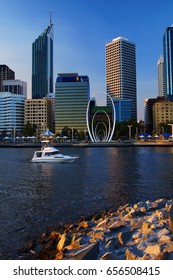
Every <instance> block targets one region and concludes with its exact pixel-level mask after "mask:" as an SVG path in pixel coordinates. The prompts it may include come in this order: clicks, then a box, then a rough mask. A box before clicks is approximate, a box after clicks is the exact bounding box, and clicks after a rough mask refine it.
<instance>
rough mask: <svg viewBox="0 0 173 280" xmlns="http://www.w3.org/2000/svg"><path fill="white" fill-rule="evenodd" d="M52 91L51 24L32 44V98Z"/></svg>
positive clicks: (46, 94)
mask: <svg viewBox="0 0 173 280" xmlns="http://www.w3.org/2000/svg"><path fill="white" fill-rule="evenodd" d="M49 93H53V24H52V21H51V20H50V25H49V26H48V27H47V28H46V29H45V30H44V31H43V32H42V33H41V34H40V36H39V37H38V38H37V39H36V40H35V41H34V43H33V44H32V98H42V97H47V96H48V94H49Z"/></svg>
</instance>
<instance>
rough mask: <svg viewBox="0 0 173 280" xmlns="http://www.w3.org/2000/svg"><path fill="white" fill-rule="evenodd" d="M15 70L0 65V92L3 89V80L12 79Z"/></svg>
mask: <svg viewBox="0 0 173 280" xmlns="http://www.w3.org/2000/svg"><path fill="white" fill-rule="evenodd" d="M14 79H15V72H14V71H13V70H11V69H10V68H9V67H8V66H7V65H5V64H1V65H0V92H2V91H3V81H4V80H14Z"/></svg>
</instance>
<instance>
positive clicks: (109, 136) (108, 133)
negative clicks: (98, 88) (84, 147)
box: [86, 93, 116, 142]
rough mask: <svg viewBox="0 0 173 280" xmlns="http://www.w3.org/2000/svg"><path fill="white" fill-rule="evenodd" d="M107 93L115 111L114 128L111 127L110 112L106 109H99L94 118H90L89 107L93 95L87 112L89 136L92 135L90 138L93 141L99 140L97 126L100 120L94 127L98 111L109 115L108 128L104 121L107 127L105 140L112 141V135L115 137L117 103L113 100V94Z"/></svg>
mask: <svg viewBox="0 0 173 280" xmlns="http://www.w3.org/2000/svg"><path fill="white" fill-rule="evenodd" d="M107 95H108V97H109V98H110V100H111V103H112V108H113V110H112V111H113V112H112V114H113V125H112V128H111V120H110V118H109V116H108V114H107V113H106V112H105V111H104V110H98V111H97V112H96V113H95V114H94V116H93V117H92V120H89V109H90V102H91V100H92V97H91V98H90V100H89V101H88V106H87V112H86V122H87V128H88V133H89V136H90V139H91V141H92V142H98V141H97V138H98V134H97V127H98V125H99V123H100V122H99V123H97V124H96V126H95V129H94V119H95V116H96V115H97V113H99V112H103V113H104V114H105V115H106V116H107V120H108V128H107V126H106V124H105V123H103V122H102V124H103V126H104V127H105V137H104V141H105V142H110V141H111V140H112V137H113V134H114V130H115V123H116V111H115V105H114V103H113V100H112V98H111V96H110V95H109V94H108V93H107ZM90 125H91V128H90ZM102 130H103V129H102Z"/></svg>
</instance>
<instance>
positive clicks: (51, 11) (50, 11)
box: [50, 9, 52, 26]
mask: <svg viewBox="0 0 173 280" xmlns="http://www.w3.org/2000/svg"><path fill="white" fill-rule="evenodd" d="M51 25H52V11H51V9H50V26H51Z"/></svg>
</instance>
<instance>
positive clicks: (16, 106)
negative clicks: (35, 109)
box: [0, 92, 25, 136]
mask: <svg viewBox="0 0 173 280" xmlns="http://www.w3.org/2000/svg"><path fill="white" fill-rule="evenodd" d="M24 103H25V97H24V96H23V95H17V94H12V93H9V92H1V93H0V134H2V132H4V131H5V132H6V133H7V135H9V136H12V135H13V133H14V130H15V132H16V133H17V134H21V132H22V130H23V128H24Z"/></svg>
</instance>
